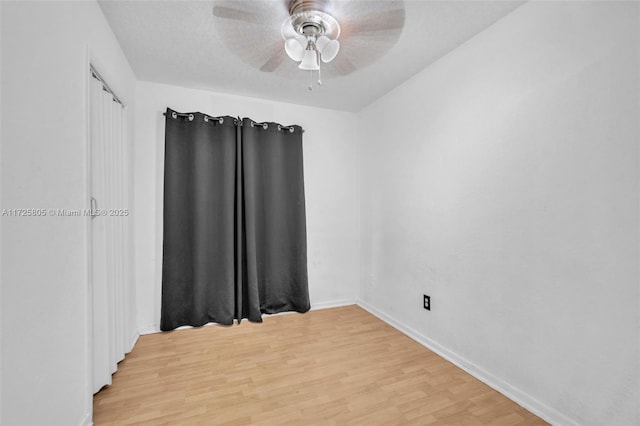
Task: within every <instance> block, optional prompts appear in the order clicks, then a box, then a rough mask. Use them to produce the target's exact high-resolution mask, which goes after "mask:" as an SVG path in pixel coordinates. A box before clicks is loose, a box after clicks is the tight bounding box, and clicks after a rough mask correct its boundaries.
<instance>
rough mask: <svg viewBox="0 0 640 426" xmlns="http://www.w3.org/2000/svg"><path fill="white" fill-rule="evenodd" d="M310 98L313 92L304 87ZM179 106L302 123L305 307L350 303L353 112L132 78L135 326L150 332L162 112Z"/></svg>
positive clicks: (154, 316) (354, 247) (156, 274)
mask: <svg viewBox="0 0 640 426" xmlns="http://www.w3.org/2000/svg"><path fill="white" fill-rule="evenodd" d="M309 96H313V93H310V94H309ZM167 107H170V108H172V109H175V110H177V111H181V112H194V111H200V112H203V113H206V114H210V115H214V116H217V115H232V116H242V117H250V118H252V119H254V120H256V121H275V122H278V123H281V124H285V125H286V124H299V125H301V126H302V127H303V128H304V129H305V134H304V137H303V141H304V142H303V146H304V148H303V149H304V168H305V170H304V172H305V194H306V207H307V245H308V267H309V291H310V298H311V305H312V308H314V307H321V306H327V305H334V304H344V303H350V302H351V303H353V302H355V294H356V289H357V285H358V282H359V272H360V271H359V250H360V246H359V236H360V228H359V210H358V208H359V201H358V200H359V195H358V169H357V165H358V157H357V139H356V131H357V127H356V125H355V118H356V116H355V114H353V113H348V112H339V111H331V110H326V109H319V108H311V107H304V106H297V105H292V104H287V103H280V102H270V101H266V100H261V99H255V98H247V97H240V96H231V95H222V94H217V93H212V92H207V91H202V90H194V89H186V88H182V87H176V86H168V85H162V84H156V83H148V82H138V85H137V95H136V145H135V150H136V151H135V162H136V187H135V192H136V204H135V210H136V259H137V261H136V262H137V265H136V268H137V269H136V282H137V285H138V293H137V301H138V325H139V326H140V329H141V331H143V332H151V331H157V330H158V329H159V328H158V327H159V320H160V295H161V280H162V196H163V173H164V170H163V167H164V116H163V115H162V113H163V112H164V111H165V109H166V108H167Z"/></svg>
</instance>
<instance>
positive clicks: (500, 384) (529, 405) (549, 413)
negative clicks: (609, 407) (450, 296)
mask: <svg viewBox="0 0 640 426" xmlns="http://www.w3.org/2000/svg"><path fill="white" fill-rule="evenodd" d="M357 304H358V306H360V307H362V308H363V309H365V310H366V311H368V312H369V313H371V314H372V315H374V316H376V317H378V318H379V319H381V320H382V321H384V322H386V323H387V324H389V325H390V326H392V327H393V328H395V329H397V330H398V331H400V332H402V333H404V334H406V335H407V336H409V337H410V338H412V339H413V340H415V341H416V342H418V343H420V344H421V345H422V346H424V347H426V348H427V349H429V350H431V351H433V352H435V353H437V354H438V355H440V356H441V357H442V358H444V359H446V360H447V361H449V362H451V363H452V364H454V365H456V366H457V367H459V368H461V369H463V370H464V371H466V372H467V373H469V374H471V375H472V376H473V377H475V378H476V379H478V380H480V381H481V382H483V383H484V384H486V385H487V386H489V387H491V388H492V389H495V390H496V391H498V392H500V393H501V394H503V395H504V396H506V397H507V398H509V399H510V400H512V401H514V402H515V403H517V404H519V405H520V406H522V407H524V408H526V409H527V410H529V411H531V412H532V413H533V414H535V415H536V416H538V417H540V418H541V419H543V420H545V421H546V422H549V423H551V424H553V425H558V426H560V425H566V426H577V425H578V423H576V422H575V421H573V420H571V419H570V418H568V417H567V416H565V415H564V414H562V413H560V412H558V411H557V410H555V409H553V408H551V407H549V406H547V405H545V404H543V403H541V402H540V401H538V400H537V399H535V398H533V397H532V396H531V395H529V394H527V393H525V392H523V391H521V390H520V389H517V388H515V387H513V386H511V385H510V384H509V383H507V382H505V381H504V380H502V379H500V378H498V377H496V376H495V375H493V374H491V373H489V372H488V371H485V370H483V369H482V368H480V367H479V366H477V365H475V364H474V363H472V362H470V361H469V360H467V359H465V358H463V357H462V356H460V355H458V354H457V353H455V352H453V351H451V350H449V349H447V348H445V347H444V346H442V345H440V344H439V343H438V342H436V341H434V340H432V339H429V338H428V337H426V336H424V335H423V334H421V333H419V332H417V331H416V330H414V329H412V328H411V327H408V326H407V325H405V324H403V323H401V322H400V321H397V320H395V319H394V318H392V317H391V316H389V315H387V314H386V313H384V312H382V311H380V310H378V309H377V308H375V307H374V306H372V305H370V304H368V303H367V302H365V301H363V300H358V301H357Z"/></svg>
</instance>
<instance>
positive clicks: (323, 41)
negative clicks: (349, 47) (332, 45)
mask: <svg viewBox="0 0 640 426" xmlns="http://www.w3.org/2000/svg"><path fill="white" fill-rule="evenodd" d="M327 43H329V37H327V36H320V37H318V39H317V40H316V49H318V52H320V53H322V49H324V47H325V46H326V45H327Z"/></svg>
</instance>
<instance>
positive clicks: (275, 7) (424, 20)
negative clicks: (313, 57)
mask: <svg viewBox="0 0 640 426" xmlns="http://www.w3.org/2000/svg"><path fill="white" fill-rule="evenodd" d="M339 1H340V0H334V3H336V2H339ZM351 1H352V2H353V1H359V2H360V9H362V8H365V9H366V8H367V5H370V8H371V10H376V7H377V8H378V9H380V6H381V5H380V4H379V3H384V2H385V1H382V2H381V1H376V2H372V1H370V0H351ZM387 2H388V3H394V6H393V8H397V7H400V8H402V7H404V9H405V23H404V28H403V30H402V32H401V33H400V36H399V37H398V39H397V42H396V43H395V44H394V45H392V46H390V47H389V46H384V45H383V43H384V41H385V37H384V32H379V33H371V37H370V40H369V39H368V38H367V39H364V40H363V39H362V37H360V39H359V40H358V42H359V46H361V49H358V50H361V51H363V53H364V54H366V52H367V50H369V49H370V50H371V51H372V54H374V55H376V56H379V58H378V59H377V60H376V61H375V62H373V63H371V64H370V65H368V66H365V67H363V68H360V69H357V70H356V71H354V72H352V73H350V74H348V75H345V76H335V75H333V74H335V73H332V72H331V69H326V71H327V72H325V77H324V78H323V80H324V85H323V86H321V87H316V88H314V90H313V91H309V90H308V89H307V86H308V83H309V75H308V72H303V71H300V70H298V69H297V68H296V66H297V64H296V63H294V62H293V61H291V60H290V59H288V57H286V53H285V52H284V48H283V49H282V51H281V54H282V55H284V60H283V61H282V64H281V65H280V68H279V69H278V72H274V73H266V72H262V71H260V70H259V69H258V68H259V67H257V66H255V65H251V64H250V63H249V62H250V61H247V58H246V55H245V57H242V55H238V54H235V53H233V52H232V51H230V50H229V48H228V47H227V46H229V45H230V43H229V40H228V37H229V35H228V34H229V32H230V31H235V34H238V32H239V31H238V29H237V28H235V30H234V29H231V30H230V29H229V28H230V26H233V25H235V21H228V20H227V21H225V20H222V18H217V17H214V16H213V13H212V11H213V6H214V4H217V3H216V2H215V1H213V0H211V1H168V0H162V1H140V0H138V1H109V0H101V1H99V3H100V6H101V7H102V10H103V11H104V14H105V16H106V17H107V20H108V21H109V23H110V25H111V28H112V29H113V31H114V33H115V34H116V37H118V40H119V41H120V44H121V46H122V49H123V50H124V53H125V55H126V56H127V58H128V60H129V63H130V64H131V66H132V68H133V70H134V72H135V73H136V76H137V77H138V79H140V80H145V81H153V82H159V83H167V84H174V85H179V86H184V87H191V88H200V89H208V90H213V91H216V92H222V93H230V94H235V95H244V96H252V97H258V98H266V99H270V100H276V101H284V102H291V103H296V104H301V105H310V106H316V107H324V108H331V109H338V110H347V111H358V110H360V109H361V108H362V107H364V106H366V105H367V104H369V103H371V102H372V101H374V100H375V99H377V98H379V97H380V96H382V95H384V94H385V93H387V92H388V91H389V90H391V89H393V88H394V87H396V86H398V85H399V84H401V83H402V82H404V81H405V80H407V79H408V78H410V77H411V76H413V75H414V74H416V73H417V72H418V71H420V70H422V69H424V68H425V67H427V66H428V65H430V64H432V63H433V62H435V61H436V60H438V59H439V58H441V57H442V56H444V55H446V54H447V53H448V52H450V51H451V50H453V49H455V48H456V47H457V46H459V45H461V44H462V43H464V42H465V41H466V40H468V39H470V38H471V37H473V36H474V35H475V34H477V33H479V32H481V31H482V30H484V29H485V28H487V27H488V26H490V25H491V24H493V23H494V22H496V21H497V20H499V19H500V18H501V17H503V16H504V15H506V14H508V13H509V12H511V11H512V10H513V9H515V8H517V7H518V6H519V5H521V4H522V3H523V2H522V1H451V0H448V1H425V0H423V1H418V0H407V1H401V0H387ZM224 3H225V5H227V6H229V5H231V6H237V8H238V9H246V8H247V6H248V5H250V4H251V1H239V2H236V3H234V2H233V1H228V0H227V1H225V2H224ZM376 3H378V5H377V6H376ZM285 4H286V0H256V1H255V5H256V8H255V11H257V12H258V13H260V14H265V13H266V14H267V16H265V18H264V25H262V24H260V23H247V22H241V21H238V23H237V25H238V26H242V27H241V28H247V30H248V31H250V29H251V28H252V27H251V26H252V25H253V26H255V28H256V29H255V31H256V33H258V34H259V37H256V35H255V34H253V35H252V36H251V37H249V39H256V38H257V39H259V40H260V39H264V46H265V49H267V48H268V49H271V51H272V52H273V51H274V50H273V49H274V46H278V45H281V44H282V43H283V42H282V37H281V35H280V31H279V26H280V24H281V22H282V21H283V20H282V19H281V18H282V16H285V17H286V16H287V12H286V5H285ZM363 5H364V6H363ZM382 6H386V5H382ZM383 9H384V7H383ZM387 9H389V7H387ZM283 14H284V15H283ZM336 18H338V19H339V20H340V17H339V16H336ZM349 19H350V20H352V21H354V20H357V17H353V16H351V17H349ZM265 28H267V29H265ZM268 28H275V30H271V31H270V30H268ZM240 32H241V31H240ZM225 37H226V39H225ZM386 39H388V37H387V38H386ZM341 42H343V45H344V44H345V43H349V40H341ZM258 51H259V49H258ZM277 51H278V49H275V52H277ZM351 51H352V52H353V51H354V50H353V46H352V50H351ZM342 53H345V54H347V53H348V51H347V49H344V51H343V52H341V53H340V54H342ZM340 54H339V55H340ZM352 54H353V53H352ZM267 56H268V55H267ZM335 62H337V59H336V61H335ZM331 66H336V65H335V64H334V63H333V62H332V63H331V64H328V65H326V66H325V68H330V67H331Z"/></svg>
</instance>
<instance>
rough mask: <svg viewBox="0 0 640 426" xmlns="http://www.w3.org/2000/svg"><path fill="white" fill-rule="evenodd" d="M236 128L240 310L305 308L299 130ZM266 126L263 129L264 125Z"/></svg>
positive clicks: (256, 313)
mask: <svg viewBox="0 0 640 426" xmlns="http://www.w3.org/2000/svg"><path fill="white" fill-rule="evenodd" d="M251 123H252V121H251V120H250V119H248V118H245V119H244V120H243V123H242V126H241V132H240V146H241V158H242V161H241V162H242V168H241V187H242V191H241V193H242V241H241V244H242V252H243V259H242V264H243V268H242V289H243V293H242V302H241V303H240V304H239V306H240V307H241V308H242V314H243V315H244V316H246V318H249V320H252V321H259V320H260V313H268V314H273V313H277V312H284V311H297V312H306V311H308V310H309V307H310V304H309V290H308V283H307V234H306V219H305V202H304V200H305V198H304V178H303V176H304V173H303V163H302V129H301V128H300V127H299V126H293V127H292V129H293V131H289V130H288V129H287V130H283V129H280V128H279V126H278V124H277V123H266V124H267V125H266V126H260V125H254V126H252V125H251ZM265 127H266V128H265Z"/></svg>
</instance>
